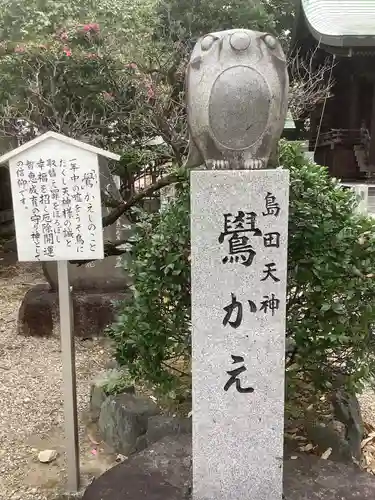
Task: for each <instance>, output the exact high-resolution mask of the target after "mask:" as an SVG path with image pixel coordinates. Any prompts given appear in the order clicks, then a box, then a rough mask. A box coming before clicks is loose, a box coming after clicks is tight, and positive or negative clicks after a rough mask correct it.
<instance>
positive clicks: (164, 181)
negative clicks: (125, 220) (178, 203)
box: [103, 173, 180, 227]
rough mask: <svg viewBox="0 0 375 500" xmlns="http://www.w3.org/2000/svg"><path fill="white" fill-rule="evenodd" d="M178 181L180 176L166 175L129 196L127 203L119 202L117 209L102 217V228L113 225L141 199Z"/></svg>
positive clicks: (174, 174)
mask: <svg viewBox="0 0 375 500" xmlns="http://www.w3.org/2000/svg"><path fill="white" fill-rule="evenodd" d="M179 180H180V175H178V174H176V173H172V174H169V175H166V176H165V177H162V178H161V179H159V180H158V181H156V182H155V183H154V184H151V186H148V187H147V188H145V189H142V191H139V192H138V193H136V194H134V195H133V196H131V197H130V198H129V200H128V201H122V202H120V203H119V205H118V206H117V208H115V209H114V210H112V212H110V213H109V214H108V215H106V216H105V217H103V227H107V226H110V225H111V224H114V223H115V222H116V221H117V219H118V218H119V217H121V215H123V214H124V213H125V212H126V211H127V210H129V209H130V208H131V207H133V206H134V205H136V204H137V203H138V202H139V201H141V200H142V199H143V198H146V197H147V196H150V195H151V194H153V193H155V192H156V191H159V190H160V189H161V188H163V187H165V186H169V184H173V183H174V182H178V181H179Z"/></svg>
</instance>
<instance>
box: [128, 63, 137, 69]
mask: <svg viewBox="0 0 375 500" xmlns="http://www.w3.org/2000/svg"><path fill="white" fill-rule="evenodd" d="M126 68H129V69H137V68H138V66H137V64H136V63H134V62H132V63H130V64H127V65H126Z"/></svg>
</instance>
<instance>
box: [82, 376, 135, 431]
mask: <svg viewBox="0 0 375 500" xmlns="http://www.w3.org/2000/svg"><path fill="white" fill-rule="evenodd" d="M124 376H125V372H124V371H123V370H121V369H118V368H111V369H108V370H105V371H103V372H101V373H99V374H98V375H97V376H96V377H95V378H94V380H93V381H92V382H91V387H90V417H91V420H92V421H93V422H96V421H97V420H98V419H99V415H100V410H101V407H102V405H103V403H104V401H105V400H106V399H107V397H109V396H110V394H108V393H107V392H106V388H107V387H108V384H111V385H112V386H113V385H114V384H115V383H116V381H118V380H120V379H121V378H122V377H124ZM121 393H127V394H135V388H134V386H131V385H129V386H128V387H126V388H123V389H122V390H121Z"/></svg>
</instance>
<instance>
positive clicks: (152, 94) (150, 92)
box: [147, 85, 155, 99]
mask: <svg viewBox="0 0 375 500" xmlns="http://www.w3.org/2000/svg"><path fill="white" fill-rule="evenodd" d="M147 97H148V98H149V99H154V97H155V90H154V89H153V88H152V85H150V86H149V87H148V88H147Z"/></svg>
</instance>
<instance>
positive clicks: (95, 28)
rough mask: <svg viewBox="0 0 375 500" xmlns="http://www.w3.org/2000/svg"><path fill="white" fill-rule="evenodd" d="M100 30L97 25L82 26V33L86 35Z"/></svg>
mask: <svg viewBox="0 0 375 500" xmlns="http://www.w3.org/2000/svg"><path fill="white" fill-rule="evenodd" d="M99 30H100V26H99V24H98V23H90V24H84V25H83V31H85V32H86V33H89V32H90V31H92V32H94V33H98V32H99Z"/></svg>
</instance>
